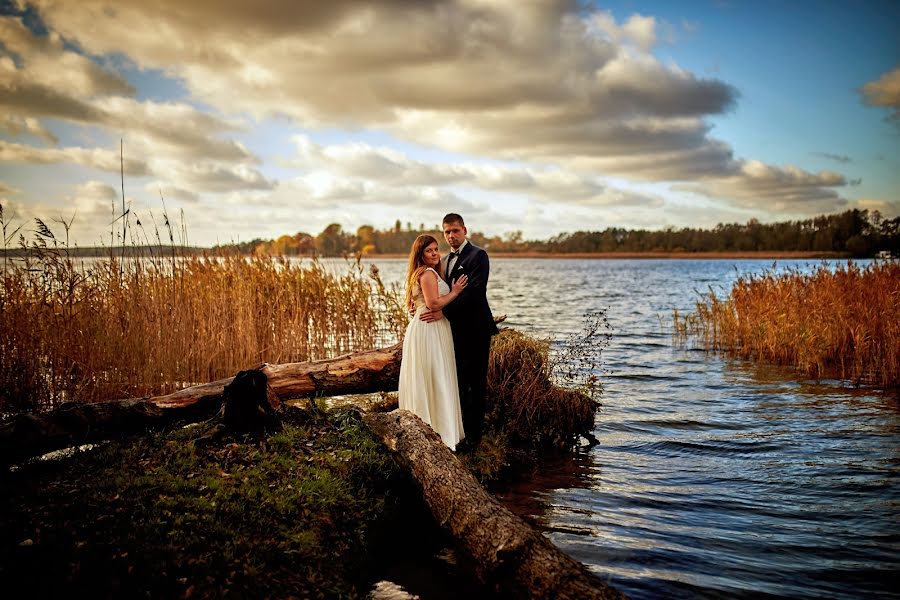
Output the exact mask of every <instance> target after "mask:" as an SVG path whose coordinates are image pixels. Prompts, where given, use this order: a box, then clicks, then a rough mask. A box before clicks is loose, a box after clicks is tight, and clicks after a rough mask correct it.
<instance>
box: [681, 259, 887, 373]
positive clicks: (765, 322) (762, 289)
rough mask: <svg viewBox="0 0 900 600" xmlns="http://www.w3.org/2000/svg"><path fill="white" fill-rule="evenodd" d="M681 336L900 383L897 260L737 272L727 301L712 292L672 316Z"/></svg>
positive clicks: (746, 354)
mask: <svg viewBox="0 0 900 600" xmlns="http://www.w3.org/2000/svg"><path fill="white" fill-rule="evenodd" d="M674 330H675V336H676V339H677V340H679V341H681V342H686V341H688V340H690V339H693V340H697V341H699V342H700V343H702V344H703V345H704V346H705V347H706V348H709V349H715V350H722V351H725V352H728V353H730V354H734V355H737V356H740V357H743V358H748V359H752V360H760V361H767V362H771V363H776V364H782V365H791V366H793V367H796V368H797V369H799V370H800V371H802V372H804V373H805V374H807V375H808V376H810V377H814V378H821V377H832V376H836V377H840V378H842V379H847V380H852V381H854V382H855V383H857V384H859V383H866V384H874V385H877V386H880V387H884V388H896V387H897V386H898V385H900V264H898V263H896V262H875V263H873V264H871V265H869V266H867V267H865V268H860V267H859V266H858V265H856V264H854V263H848V264H847V265H846V266H843V265H839V266H837V268H835V269H831V268H829V267H828V266H827V265H821V266H819V267H818V268H817V269H816V270H815V271H814V272H813V273H811V274H803V273H799V272H796V271H789V272H786V273H781V274H777V273H775V272H774V270H773V271H770V272H767V273H764V274H763V275H760V276H747V277H740V278H739V279H738V280H737V282H736V283H735V285H734V287H733V288H732V290H731V292H730V293H729V295H728V296H727V297H726V298H724V299H723V298H719V297H718V296H717V295H716V294H715V292H713V291H712V290H710V291H709V292H708V293H707V294H705V295H704V296H703V298H702V299H701V300H700V301H699V302H698V303H697V306H696V311H695V312H693V313H690V314H688V315H679V314H678V313H677V311H676V313H675V315H674Z"/></svg>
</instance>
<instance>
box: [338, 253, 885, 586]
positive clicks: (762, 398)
mask: <svg viewBox="0 0 900 600" xmlns="http://www.w3.org/2000/svg"><path fill="white" fill-rule="evenodd" d="M365 262H375V263H376V264H378V266H379V267H380V269H381V273H382V276H383V278H384V280H385V281H386V282H400V281H402V279H403V276H404V271H405V268H406V267H405V260H400V259H375V260H372V261H368V260H367V261H365ZM864 262H865V261H863V263H864ZM342 264H343V263H342ZM772 264H773V261H771V260H739V259H736V260H693V259H692V260H665V259H662V260H609V259H494V260H492V262H491V279H490V284H489V288H488V298H489V301H490V303H491V307H492V308H493V311H494V314H495V315H498V314H507V315H508V320H507V321H506V323H505V325H508V326H510V327H514V328H516V329H520V330H522V331H524V332H526V333H528V334H530V335H532V336H536V337H545V338H552V339H554V340H563V339H564V338H566V337H567V336H568V335H570V334H577V333H579V332H580V331H582V329H583V324H584V318H583V317H584V314H585V313H586V312H590V311H597V310H606V311H607V315H608V317H609V321H610V324H611V325H612V328H613V331H612V334H613V336H612V340H611V343H610V345H609V347H608V348H606V349H605V350H603V351H602V366H603V368H604V372H602V373H600V375H601V377H602V381H603V385H604V391H603V395H602V397H601V402H602V404H603V407H602V410H601V411H600V412H599V413H598V415H597V420H596V430H595V435H596V436H597V438H598V439H599V441H600V444H599V445H597V446H595V447H593V448H583V449H581V450H579V451H578V452H576V454H575V456H574V457H573V458H572V459H568V460H566V461H563V462H562V463H559V462H555V463H551V464H548V465H545V466H544V467H543V468H542V469H539V470H538V471H537V472H536V473H535V474H534V476H533V477H531V478H530V479H529V480H527V481H523V482H518V483H516V484H515V485H511V486H507V487H505V488H501V489H498V490H496V493H497V495H498V497H500V498H501V500H502V501H503V502H504V503H506V505H507V506H509V507H510V508H511V509H512V510H514V511H516V512H517V513H519V514H520V515H522V516H523V517H524V518H526V519H527V520H529V521H531V522H532V523H534V524H536V525H537V526H538V527H540V528H541V529H542V530H543V531H544V532H545V534H546V535H547V536H548V537H549V538H550V539H551V540H552V541H553V542H554V543H555V544H556V545H557V546H559V547H560V548H562V549H563V550H564V551H565V552H567V553H569V554H570V555H572V556H573V557H575V558H576V559H577V560H579V561H581V562H583V563H585V564H586V565H587V566H588V567H589V568H590V569H591V570H592V571H593V572H594V573H596V574H597V575H599V576H600V577H602V578H604V579H607V580H609V581H610V582H611V583H612V584H613V585H614V586H615V587H617V588H619V589H620V590H622V591H623V592H625V593H627V594H628V595H630V596H631V597H633V598H659V597H666V598H695V597H701V598H702V597H709V598H718V597H730V598H733V597H771V598H776V597H784V598H860V597H867V598H878V597H884V598H888V597H893V598H897V597H900V596H898V594H897V592H896V591H895V589H896V588H895V586H894V584H893V583H891V582H893V581H894V580H895V579H896V577H897V574H898V573H900V443H898V441H900V408H898V401H897V399H896V398H890V397H884V396H882V395H881V394H880V393H878V392H877V391H873V390H866V389H854V388H852V387H850V386H848V385H846V384H844V383H842V382H840V381H810V380H806V379H804V378H803V377H801V376H798V375H797V374H795V373H794V372H792V371H791V370H789V369H785V368H777V367H772V366H766V365H757V364H755V363H749V362H746V361H741V360H732V359H727V358H723V357H720V356H717V355H712V354H708V353H706V352H704V351H702V350H698V349H691V348H681V347H677V346H675V345H673V343H672V338H671V316H672V310H673V309H676V308H677V309H678V310H679V311H688V310H690V309H692V307H693V305H694V303H695V301H696V300H697V298H698V293H699V292H701V291H705V290H707V288H708V287H710V286H712V287H713V289H715V290H716V291H718V292H721V294H723V295H724V294H725V293H727V291H728V290H729V289H730V287H731V283H732V282H733V281H734V280H735V279H736V278H737V276H738V275H739V274H748V273H759V272H762V271H764V270H765V269H768V268H771V267H772ZM818 264H819V262H817V261H796V260H790V261H778V263H777V269H779V270H780V269H783V268H794V269H800V270H804V271H805V270H812V269H813V268H814V267H815V266H816V265H818Z"/></svg>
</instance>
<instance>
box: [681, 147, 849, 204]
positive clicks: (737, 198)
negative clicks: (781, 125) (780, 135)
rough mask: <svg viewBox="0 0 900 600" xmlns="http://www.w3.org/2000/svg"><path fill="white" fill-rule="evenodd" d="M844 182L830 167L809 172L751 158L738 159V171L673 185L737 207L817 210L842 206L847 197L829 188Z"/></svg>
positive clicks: (844, 179) (842, 177) (843, 184)
mask: <svg viewBox="0 0 900 600" xmlns="http://www.w3.org/2000/svg"><path fill="white" fill-rule="evenodd" d="M847 183H848V182H847V180H846V178H844V176H843V175H841V174H839V173H835V172H834V171H820V172H819V173H810V172H808V171H804V170H803V169H799V168H797V167H795V166H791V165H788V166H786V167H784V168H780V167H773V166H771V165H767V164H764V163H762V162H760V161H756V160H751V161H746V162H744V163H742V164H741V166H740V171H739V172H738V173H736V174H735V175H732V176H730V177H723V178H718V179H710V180H706V181H703V182H700V183H691V184H679V185H675V186H673V189H674V190H677V191H687V192H692V193H695V194H701V195H704V196H708V197H710V198H725V199H727V202H728V203H729V204H732V205H734V206H737V207H741V208H752V209H763V210H765V211H772V212H779V213H786V214H820V213H830V212H835V211H838V210H844V209H846V206H847V200H846V199H844V198H842V197H841V196H840V195H839V194H838V193H837V192H836V191H835V190H834V189H832V188H836V187H843V186H845V185H847Z"/></svg>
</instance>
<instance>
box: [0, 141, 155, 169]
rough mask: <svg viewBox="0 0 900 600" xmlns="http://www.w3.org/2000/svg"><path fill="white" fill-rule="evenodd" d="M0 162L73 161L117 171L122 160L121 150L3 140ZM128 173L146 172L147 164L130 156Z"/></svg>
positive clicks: (125, 163)
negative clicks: (62, 146)
mask: <svg viewBox="0 0 900 600" xmlns="http://www.w3.org/2000/svg"><path fill="white" fill-rule="evenodd" d="M0 161H3V162H23V163H39V164H53V163H72V164H76V165H81V166H83V167H90V168H93V169H99V170H101V171H112V172H116V173H118V172H119V171H120V170H121V165H122V163H121V162H120V157H119V153H118V152H112V151H110V150H104V149H102V148H79V147H68V148H35V147H32V146H24V145H22V144H16V143H13V142H7V141H4V140H0ZM124 171H125V174H126V175H138V176H140V175H147V174H148V173H149V170H148V167H147V163H145V162H144V161H141V160H136V159H132V158H127V159H125V161H124Z"/></svg>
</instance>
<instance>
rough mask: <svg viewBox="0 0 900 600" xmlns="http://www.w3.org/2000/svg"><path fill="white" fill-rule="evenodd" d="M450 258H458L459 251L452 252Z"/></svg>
mask: <svg viewBox="0 0 900 600" xmlns="http://www.w3.org/2000/svg"><path fill="white" fill-rule="evenodd" d="M450 256H457V257H458V256H459V250H454V251H453V252H451V253H450Z"/></svg>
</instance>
